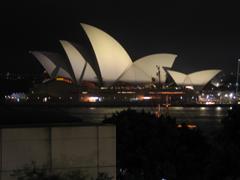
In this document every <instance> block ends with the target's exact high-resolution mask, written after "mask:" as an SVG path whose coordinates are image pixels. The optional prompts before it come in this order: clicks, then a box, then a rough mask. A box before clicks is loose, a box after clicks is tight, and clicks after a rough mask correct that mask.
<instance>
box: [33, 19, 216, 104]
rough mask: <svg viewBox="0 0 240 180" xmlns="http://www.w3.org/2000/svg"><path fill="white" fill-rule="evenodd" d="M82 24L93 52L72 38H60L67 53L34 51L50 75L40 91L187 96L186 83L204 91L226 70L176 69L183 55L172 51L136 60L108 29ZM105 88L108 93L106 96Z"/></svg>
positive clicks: (79, 94) (58, 94)
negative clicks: (212, 80)
mask: <svg viewBox="0 0 240 180" xmlns="http://www.w3.org/2000/svg"><path fill="white" fill-rule="evenodd" d="M80 25H81V27H82V28H83V31H84V33H85V36H86V37H87V40H88V43H89V44H90V46H89V47H91V51H89V52H92V54H93V55H92V56H88V55H86V53H84V52H83V50H82V49H83V48H82V45H80V44H77V43H73V42H69V41H66V40H60V44H61V46H62V48H63V50H64V51H63V53H62V54H57V53H52V52H45V51H44V52H40V51H31V54H32V55H33V56H35V57H36V59H37V60H38V61H39V62H40V64H41V65H42V66H43V67H44V69H45V70H46V72H47V74H48V77H49V78H48V79H47V80H45V81H44V83H42V84H40V85H38V86H36V88H35V89H34V91H35V92H37V93H38V94H44V95H51V96H52V97H54V96H56V97H61V98H63V97H65V96H66V97H69V98H71V99H72V97H73V96H74V97H77V99H79V100H82V101H85V100H86V99H84V98H85V97H88V98H89V97H95V99H94V100H96V99H97V100H100V98H98V97H101V98H102V99H104V98H105V99H107V97H108V98H110V99H111V98H112V99H115V98H118V97H119V98H120V99H122V98H126V97H127V99H128V100H129V99H134V98H135V99H137V98H138V97H142V98H143V99H144V98H146V99H150V98H154V97H156V94H158V96H159V94H169V95H174V94H175V95H176V96H182V94H185V91H184V90H185V89H186V88H190V89H191V90H199V89H201V88H203V87H204V86H205V85H206V84H207V83H209V81H211V79H212V78H214V77H215V76H216V75H217V74H218V73H219V72H220V70H218V69H208V70H202V71H198V72H193V73H191V74H184V73H181V72H177V71H175V70H173V69H172V67H173V64H174V61H175V59H176V58H177V55H175V54H168V53H158V54H150V55H148V56H145V57H142V58H140V59H137V60H133V59H131V58H130V56H129V54H128V53H127V51H126V50H125V49H124V48H123V47H122V46H121V44H120V43H119V42H117V41H116V40H115V39H114V38H113V37H111V36H110V35H109V34H107V33H106V32H104V31H102V30H100V29H99V28H97V27H94V26H91V25H88V24H83V23H81V24H80ZM63 89H64V90H63ZM103 92H107V93H108V95H106V94H105V95H102V94H101V93H103ZM109 94H111V95H109ZM123 94H124V95H123ZM121 95H122V96H121ZM109 96H110V97H109ZM88 100H89V99H88ZM86 101H87V100H86ZM89 101H90V100H89Z"/></svg>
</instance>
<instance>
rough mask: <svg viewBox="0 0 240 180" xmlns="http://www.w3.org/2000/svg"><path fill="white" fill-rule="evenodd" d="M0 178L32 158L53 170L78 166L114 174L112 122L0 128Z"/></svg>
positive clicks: (5, 179) (7, 179) (7, 178)
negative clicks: (91, 124)
mask: <svg viewBox="0 0 240 180" xmlns="http://www.w3.org/2000/svg"><path fill="white" fill-rule="evenodd" d="M0 154H1V157H0V172H1V176H0V179H1V180H12V179H13V178H12V177H10V176H9V174H10V173H11V172H12V170H14V169H19V168H22V167H23V166H24V165H25V164H29V163H31V161H35V162H36V163H37V164H38V165H46V166H48V167H49V168H52V170H53V171H66V170H76V169H81V170H82V171H85V172H86V173H87V174H89V176H92V177H96V175H97V173H98V172H106V173H108V174H109V175H111V176H114V177H116V128H115V126H78V127H43V128H3V129H0Z"/></svg>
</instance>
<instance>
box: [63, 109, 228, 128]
mask: <svg viewBox="0 0 240 180" xmlns="http://www.w3.org/2000/svg"><path fill="white" fill-rule="evenodd" d="M124 109H125V110H126V109H127V107H113V108H110V107H88V108H83V107H71V108H62V111H65V112H66V113H68V114H69V115H71V116H74V117H79V118H81V119H82V120H83V121H85V122H94V123H101V122H102V120H103V119H104V118H105V117H110V116H111V115H112V114H113V113H116V112H120V111H122V110H124ZM131 109H135V110H136V111H142V110H144V111H146V112H152V113H154V112H155V111H156V110H157V109H156V108H153V107H132V108H131ZM230 109H231V107H220V106H219V107H169V108H168V109H166V108H165V107H163V108H160V113H161V114H163V115H164V114H166V113H168V114H169V115H170V116H172V117H175V118H176V121H177V123H182V122H186V123H190V124H196V125H197V126H199V127H200V128H201V129H205V130H209V129H215V128H217V127H219V126H221V120H222V119H223V118H224V117H225V116H226V115H227V113H228V111H229V110H230Z"/></svg>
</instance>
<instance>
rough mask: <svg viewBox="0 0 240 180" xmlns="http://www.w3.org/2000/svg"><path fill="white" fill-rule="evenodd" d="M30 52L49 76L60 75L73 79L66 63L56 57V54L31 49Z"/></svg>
mask: <svg viewBox="0 0 240 180" xmlns="http://www.w3.org/2000/svg"><path fill="white" fill-rule="evenodd" d="M30 53H31V54H32V55H33V56H35V57H36V59H37V60H38V61H39V62H40V63H41V64H42V66H43V67H44V68H45V69H46V71H47V73H48V74H49V76H50V77H51V78H55V77H57V76H62V77H66V78H69V79H72V80H73V78H72V77H71V75H70V71H69V70H68V68H67V65H66V64H65V62H64V61H63V59H62V58H60V56H59V57H57V54H54V53H49V52H39V51H32V52H30ZM50 56H52V58H50ZM56 58H57V59H56Z"/></svg>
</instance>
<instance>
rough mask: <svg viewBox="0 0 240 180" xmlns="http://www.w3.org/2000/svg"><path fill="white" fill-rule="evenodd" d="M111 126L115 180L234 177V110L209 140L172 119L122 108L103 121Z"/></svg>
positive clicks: (238, 127)
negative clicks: (114, 137)
mask: <svg viewBox="0 0 240 180" xmlns="http://www.w3.org/2000/svg"><path fill="white" fill-rule="evenodd" d="M104 122H105V123H114V124H116V125H117V166H118V179H121V180H132V179H133V180H135V179H138V180H143V179H144V180H157V179H170V180H175V179H184V180H187V179H189V180H193V179H194V180H198V179H199V180H200V179H201V180H202V179H206V180H212V179H218V180H225V179H230V180H232V179H234V180H235V179H240V109H239V107H235V108H233V110H232V111H229V115H228V116H227V117H225V118H224V119H223V120H222V124H223V128H222V129H219V130H218V131H216V133H215V135H214V136H211V137H210V135H208V136H207V137H205V136H203V134H202V133H201V131H200V130H199V129H189V128H188V127H187V125H186V124H182V127H181V128H178V127H177V124H176V121H175V119H174V118H171V117H169V116H161V117H160V118H156V117H155V116H154V115H152V114H150V113H146V112H144V111H142V112H136V111H135V110H130V109H129V110H126V111H122V112H119V113H116V114H114V115H113V116H112V117H110V118H108V119H105V121H104Z"/></svg>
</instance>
